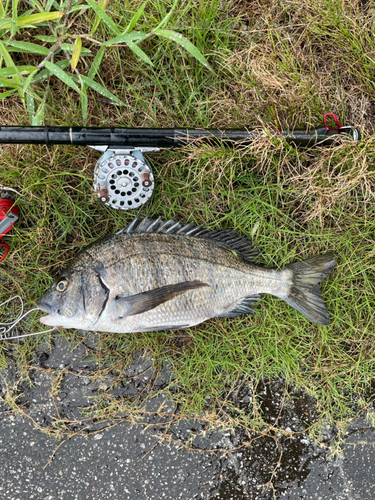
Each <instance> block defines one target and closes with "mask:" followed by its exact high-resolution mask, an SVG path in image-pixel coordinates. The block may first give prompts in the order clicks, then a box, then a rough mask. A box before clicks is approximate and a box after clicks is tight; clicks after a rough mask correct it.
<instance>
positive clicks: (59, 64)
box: [33, 59, 70, 83]
mask: <svg viewBox="0 0 375 500" xmlns="http://www.w3.org/2000/svg"><path fill="white" fill-rule="evenodd" d="M55 64H56V66H57V67H59V68H61V69H65V68H67V67H68V66H70V60H69V59H64V60H63V61H58V62H57V63H55ZM50 74H51V73H50V72H49V71H48V69H47V68H45V69H43V70H42V71H41V72H40V73H38V74H37V75H36V77H35V78H34V80H33V83H36V82H39V81H40V80H43V79H44V78H47V77H48V76H50Z"/></svg>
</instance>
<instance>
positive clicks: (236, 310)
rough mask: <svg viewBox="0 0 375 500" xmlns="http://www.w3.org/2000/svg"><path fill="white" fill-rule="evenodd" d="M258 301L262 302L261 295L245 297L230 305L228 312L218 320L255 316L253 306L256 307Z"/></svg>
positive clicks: (222, 314)
mask: <svg viewBox="0 0 375 500" xmlns="http://www.w3.org/2000/svg"><path fill="white" fill-rule="evenodd" d="M258 300H260V295H250V296H249V297H243V298H242V299H240V300H238V301H237V302H235V303H234V304H232V305H230V306H229V308H228V309H227V311H225V312H223V313H221V314H220V315H219V316H217V318H235V317H236V316H242V314H253V313H254V309H253V308H252V307H251V306H253V305H256V303H257V302H258Z"/></svg>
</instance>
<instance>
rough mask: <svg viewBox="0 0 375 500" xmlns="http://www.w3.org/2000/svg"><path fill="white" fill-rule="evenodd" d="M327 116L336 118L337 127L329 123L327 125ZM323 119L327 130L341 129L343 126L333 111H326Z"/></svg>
mask: <svg viewBox="0 0 375 500" xmlns="http://www.w3.org/2000/svg"><path fill="white" fill-rule="evenodd" d="M327 116H332V118H333V119H334V121H335V123H336V125H337V128H335V127H330V126H329V125H327ZM323 120H324V125H325V127H326V129H327V130H340V128H342V127H343V126H342V125H341V123H340V122H339V119H338V118H337V116H336V115H335V114H333V113H326V114H325V115H324V117H323Z"/></svg>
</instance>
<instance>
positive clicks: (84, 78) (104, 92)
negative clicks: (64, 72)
mask: <svg viewBox="0 0 375 500" xmlns="http://www.w3.org/2000/svg"><path fill="white" fill-rule="evenodd" d="M79 78H80V79H81V80H82V81H83V83H85V84H86V85H87V86H88V87H91V88H92V89H94V90H95V91H96V92H98V94H101V95H103V96H104V97H107V99H110V100H111V101H114V102H116V103H117V104H121V105H122V106H125V104H124V103H123V102H122V101H121V100H120V99H119V98H118V97H116V96H115V95H113V94H111V92H110V91H109V90H107V89H106V88H104V87H103V86H102V85H100V83H97V82H94V80H93V79H92V78H89V77H88V76H83V75H79Z"/></svg>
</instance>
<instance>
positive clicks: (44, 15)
mask: <svg viewBox="0 0 375 500" xmlns="http://www.w3.org/2000/svg"><path fill="white" fill-rule="evenodd" d="M63 15H64V12H59V11H54V12H41V13H39V14H31V16H26V17H19V18H18V20H17V26H18V27H19V28H22V27H23V26H30V25H33V24H38V23H43V22H44V21H53V20H54V19H59V18H60V17H62V16H63ZM3 28H4V26H3Z"/></svg>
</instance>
